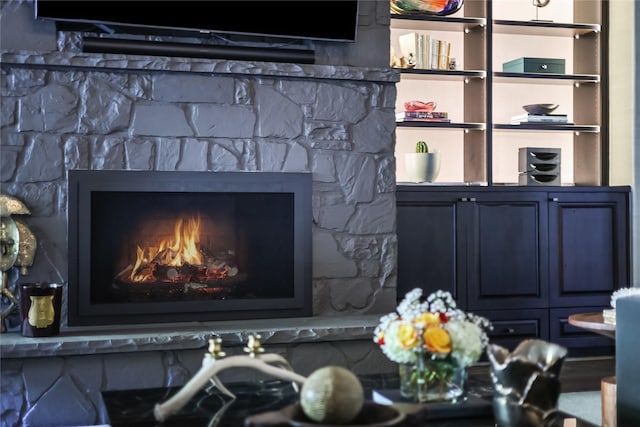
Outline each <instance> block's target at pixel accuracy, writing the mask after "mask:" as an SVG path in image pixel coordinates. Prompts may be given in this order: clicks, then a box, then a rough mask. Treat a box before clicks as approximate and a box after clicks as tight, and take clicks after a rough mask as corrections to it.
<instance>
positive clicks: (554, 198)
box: [549, 197, 558, 202]
mask: <svg viewBox="0 0 640 427" xmlns="http://www.w3.org/2000/svg"><path fill="white" fill-rule="evenodd" d="M549 201H550V202H557V201H558V198H557V197H552V198H550V199H549Z"/></svg>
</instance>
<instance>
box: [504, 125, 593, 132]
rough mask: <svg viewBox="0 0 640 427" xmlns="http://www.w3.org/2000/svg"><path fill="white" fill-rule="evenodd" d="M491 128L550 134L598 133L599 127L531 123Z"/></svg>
mask: <svg viewBox="0 0 640 427" xmlns="http://www.w3.org/2000/svg"><path fill="white" fill-rule="evenodd" d="M493 128H494V129H496V130H507V131H515V132H520V131H527V132H531V131H545V132H548V131H552V132H594V133H597V132H600V126H596V125H569V124H560V125H558V124H553V125H549V124H532V123H522V124H519V125H512V124H494V125H493Z"/></svg>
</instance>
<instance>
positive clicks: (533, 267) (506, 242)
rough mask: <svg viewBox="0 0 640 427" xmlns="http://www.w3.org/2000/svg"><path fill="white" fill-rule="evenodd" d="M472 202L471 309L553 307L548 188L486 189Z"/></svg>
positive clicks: (469, 281)
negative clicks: (536, 190) (546, 190)
mask: <svg viewBox="0 0 640 427" xmlns="http://www.w3.org/2000/svg"><path fill="white" fill-rule="evenodd" d="M473 208H474V215H473V218H474V224H473V226H472V227H470V229H469V230H470V232H469V235H468V236H467V239H468V243H467V244H468V248H469V249H468V250H469V256H468V263H469V265H468V270H469V273H468V277H467V279H468V282H467V292H468V305H469V309H471V310H474V309H476V310H477V309H504V308H546V307H548V304H549V300H548V298H549V295H548V275H547V271H548V258H547V245H548V242H547V232H548V229H547V220H548V219H547V201H546V193H544V192H528V191H527V192H524V191H523V192H493V193H491V192H488V193H482V194H479V196H478V200H476V201H475V203H473Z"/></svg>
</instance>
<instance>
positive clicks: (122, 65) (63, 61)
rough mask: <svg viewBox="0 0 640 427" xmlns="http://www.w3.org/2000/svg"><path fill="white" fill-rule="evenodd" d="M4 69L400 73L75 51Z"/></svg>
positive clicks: (5, 59)
mask: <svg viewBox="0 0 640 427" xmlns="http://www.w3.org/2000/svg"><path fill="white" fill-rule="evenodd" d="M0 64H1V65H2V67H21V68H45V69H69V68H72V69H76V70H77V69H83V68H84V69H94V70H95V69H101V70H104V71H114V70H119V71H122V70H126V71H145V72H152V71H163V72H168V71H170V72H185V73H206V74H216V75H225V74H229V75H234V76H238V75H246V76H253V77H256V76H262V77H283V78H305V79H332V80H357V81H371V82H388V83H396V82H398V81H400V72H399V71H398V70H396V69H393V68H364V67H348V66H336V65H313V64H289V63H281V62H261V61H229V60H224V59H201V58H180V57H162V56H160V57H158V56H143V55H122V54H92V53H76V52H52V53H39V52H2V53H1V54H0Z"/></svg>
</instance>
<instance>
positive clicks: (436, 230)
mask: <svg viewBox="0 0 640 427" xmlns="http://www.w3.org/2000/svg"><path fill="white" fill-rule="evenodd" d="M396 197H397V233H398V298H399V299H400V298H402V297H403V296H404V294H405V293H406V292H408V291H409V290H411V289H413V288H415V287H421V288H422V289H424V293H425V294H428V293H430V292H433V291H435V290H438V289H443V290H448V291H451V292H452V293H453V295H454V296H455V297H456V300H457V302H458V304H459V306H461V307H462V308H464V309H466V310H469V311H472V312H474V313H477V314H481V315H484V316H486V317H488V318H489V319H491V320H493V321H494V322H496V328H495V329H494V331H493V332H492V334H491V338H492V340H494V341H495V342H498V343H500V344H502V345H505V346H507V347H509V348H511V347H512V346H513V345H514V344H517V343H518V342H520V341H521V340H522V339H525V338H534V337H535V338H541V339H545V340H551V341H554V342H558V343H560V344H564V345H567V346H568V347H581V346H584V347H587V346H593V345H602V346H605V347H606V346H612V345H613V342H611V341H610V340H609V341H607V340H606V338H604V339H603V337H594V336H586V335H584V334H583V333H579V332H578V331H572V330H571V329H572V328H570V327H569V326H568V325H567V322H566V320H567V317H568V315H569V314H571V313H574V312H582V311H584V310H591V311H593V310H596V311H597V310H601V309H602V308H605V307H607V306H608V305H609V301H610V297H611V293H612V292H613V291H614V290H616V289H619V288H620V287H624V286H629V285H630V284H629V280H630V271H631V267H630V265H631V259H630V211H629V203H630V188H629V187H555V186H554V187H551V186H550V187H548V188H543V187H540V186H537V187H535V188H533V187H531V188H529V187H523V186H504V187H496V186H492V187H461V186H455V187H445V186H427V185H424V186H423V185H399V186H398V188H397V192H396ZM594 340H595V341H594ZM594 343H595V344H594Z"/></svg>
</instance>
